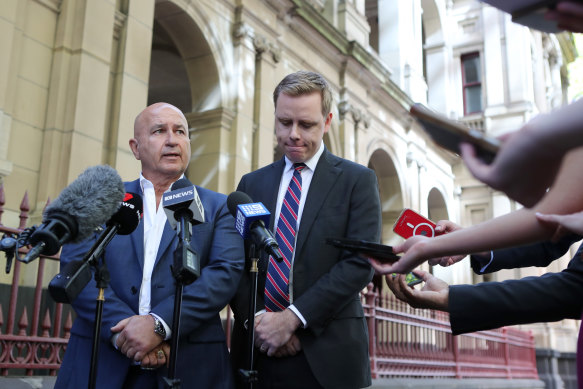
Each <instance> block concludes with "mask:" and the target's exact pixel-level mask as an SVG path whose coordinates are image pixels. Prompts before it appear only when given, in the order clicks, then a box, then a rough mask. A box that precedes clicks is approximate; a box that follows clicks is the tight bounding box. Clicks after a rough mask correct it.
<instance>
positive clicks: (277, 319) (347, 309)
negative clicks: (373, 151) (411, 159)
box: [231, 71, 381, 388]
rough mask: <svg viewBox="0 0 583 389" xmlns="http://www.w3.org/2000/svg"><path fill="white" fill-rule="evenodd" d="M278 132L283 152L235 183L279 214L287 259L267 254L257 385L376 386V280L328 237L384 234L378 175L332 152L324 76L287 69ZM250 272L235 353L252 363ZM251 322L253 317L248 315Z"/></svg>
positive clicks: (240, 302) (237, 302)
mask: <svg viewBox="0 0 583 389" xmlns="http://www.w3.org/2000/svg"><path fill="white" fill-rule="evenodd" d="M273 97H274V104H275V132H276V137H277V141H278V145H279V147H280V148H281V149H282V151H283V152H284V154H285V156H284V158H282V159H281V160H279V161H277V162H275V163H273V164H271V165H268V166H266V167H263V168H261V169H259V170H257V171H255V172H252V173H249V174H247V175H245V176H244V177H243V178H242V179H241V182H240V183H239V186H238V188H237V190H239V191H243V192H245V193H247V194H248V195H249V196H250V197H251V198H252V199H253V201H255V202H262V203H263V204H264V205H265V206H266V207H267V209H269V210H270V212H271V221H270V226H269V227H270V229H271V230H273V231H274V232H275V235H276V240H277V241H278V243H279V246H280V250H281V252H282V255H283V257H284V260H283V261H282V262H281V263H278V262H276V261H274V260H273V259H270V258H268V257H267V256H263V257H261V258H260V260H259V264H258V267H259V273H258V274H259V275H258V287H257V309H256V311H257V314H256V315H255V330H256V337H255V346H256V347H257V351H258V352H257V353H256V355H257V360H256V362H257V363H256V369H257V370H258V379H259V380H258V387H259V388H275V387H277V388H361V387H366V386H369V385H370V384H371V377H370V365H369V355H368V333H367V326H366V321H365V318H364V312H363V308H362V305H361V301H360V297H359V292H360V291H361V290H362V289H363V288H364V287H365V286H366V285H367V284H368V283H369V282H370V281H371V279H372V275H373V271H372V269H371V267H370V266H369V264H368V263H367V261H366V260H363V259H361V258H359V257H358V256H357V255H354V254H352V253H349V252H346V251H342V250H340V249H337V248H335V247H333V246H329V245H327V244H326V238H328V237H346V238H352V239H362V240H367V241H373V242H377V241H378V240H379V237H380V226H381V213H380V200H379V192H378V185H377V179H376V176H375V174H374V172H373V171H372V170H370V169H368V168H366V167H364V166H362V165H359V164H356V163H353V162H350V161H348V160H345V159H342V158H339V157H337V156H334V155H332V154H331V153H330V152H329V151H328V150H327V149H326V147H325V146H324V144H323V141H322V139H323V136H324V134H325V133H326V132H327V131H328V130H329V129H330V124H331V121H332V113H331V112H330V111H331V105H332V96H331V92H330V88H329V86H328V83H327V82H326V80H325V79H324V78H323V77H322V76H321V75H319V74H317V73H313V72H306V71H300V72H297V73H293V74H290V75H288V76H286V77H285V78H284V79H283V80H282V81H281V82H280V83H279V85H278V86H277V87H276V89H275V91H274V95H273ZM249 288H250V277H249V275H248V274H245V275H244V276H243V279H242V281H241V284H240V286H239V289H238V291H237V294H236V296H235V298H234V299H233V301H232V303H231V305H232V307H233V310H234V312H235V328H234V332H233V341H232V346H231V353H232V358H233V361H234V362H235V366H237V367H244V363H245V356H246V352H247V347H246V346H247V345H245V342H246V340H247V332H246V331H247V330H246V327H247V323H248V319H249V318H248V317H247V315H248V307H249ZM249 322H251V321H249Z"/></svg>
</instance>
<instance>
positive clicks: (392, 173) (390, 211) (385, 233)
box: [368, 149, 404, 245]
mask: <svg viewBox="0 0 583 389" xmlns="http://www.w3.org/2000/svg"><path fill="white" fill-rule="evenodd" d="M368 167H369V168H370V169H372V170H374V171H375V173H376V176H377V179H378V182H379V195H380V198H381V212H382V235H381V242H382V243H384V244H389V245H390V244H394V243H396V242H398V241H399V239H400V238H398V237H397V236H396V235H395V234H394V233H393V229H392V227H393V224H394V222H395V220H396V219H397V217H398V216H399V214H400V213H401V211H402V210H403V206H404V202H403V188H402V186H401V180H400V178H399V174H398V169H397V166H396V165H395V163H394V162H393V159H392V158H391V156H390V155H389V153H388V152H387V151H386V150H383V149H376V150H375V151H373V152H372V154H371V155H370V158H369V162H368Z"/></svg>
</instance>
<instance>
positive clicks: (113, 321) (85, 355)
mask: <svg viewBox="0 0 583 389" xmlns="http://www.w3.org/2000/svg"><path fill="white" fill-rule="evenodd" d="M129 145H130V148H131V150H132V152H133V154H134V156H135V157H136V159H137V160H139V161H140V163H141V167H142V172H141V174H140V178H139V179H137V180H135V181H132V182H127V183H125V188H126V191H127V192H133V193H138V194H140V195H141V196H142V197H143V202H144V215H143V219H142V221H141V222H140V224H139V226H138V228H137V229H136V230H135V231H134V232H133V233H131V234H130V235H125V236H116V237H115V238H114V239H113V240H112V241H111V243H110V244H109V246H108V247H107V249H106V251H105V262H106V264H107V267H108V269H109V272H110V274H111V281H110V284H109V287H108V288H107V289H106V291H105V303H104V310H103V320H102V327H101V339H100V347H99V358H98V374H97V388H108V389H111V388H140V389H143V388H162V387H165V385H164V381H163V378H164V377H167V375H168V371H167V367H166V366H167V362H168V358H169V353H170V346H169V344H171V341H170V339H171V338H172V337H173V336H174V334H173V333H172V332H171V328H172V318H173V310H174V293H175V282H174V278H173V276H172V272H171V269H170V266H171V265H172V263H173V255H174V251H175V248H176V245H177V243H178V236H177V234H176V231H174V230H173V229H172V227H171V226H170V224H169V223H168V221H167V219H166V214H165V213H164V209H163V206H162V204H161V202H160V200H161V199H162V195H163V193H164V192H166V191H168V190H169V189H170V188H171V186H172V184H173V183H174V182H175V181H177V180H178V179H180V178H181V177H183V175H184V172H185V170H186V168H187V166H188V163H189V161H190V138H189V135H188V125H187V122H186V118H185V117H184V114H183V113H182V112H181V111H180V110H179V109H178V108H176V107H174V106H173V105H170V104H167V103H156V104H152V105H150V106H149V107H147V108H146V109H144V110H143V111H142V112H141V113H140V114H139V115H138V116H137V117H136V120H135V123H134V137H133V138H132V139H130V141H129ZM196 190H197V191H198V194H199V196H200V199H201V202H202V205H203V207H204V211H205V212H204V213H205V222H204V223H202V224H198V225H196V226H194V227H193V228H192V241H191V247H192V249H193V250H194V251H195V252H196V253H197V254H198V257H199V259H200V267H201V275H200V277H199V278H198V279H197V280H196V281H195V282H193V283H192V284H190V285H187V286H185V287H184V292H183V293H184V294H183V301H182V315H181V322H180V324H181V327H180V341H179V346H178V358H177V365H176V367H177V369H176V370H177V371H176V378H179V379H180V380H181V383H182V387H185V388H188V387H197V388H231V387H233V377H232V369H231V367H230V365H229V363H230V362H229V356H228V350H227V346H226V340H225V334H224V332H223V329H222V325H221V320H220V317H219V312H220V310H221V309H222V308H223V307H225V305H226V304H227V303H228V301H229V299H230V298H231V297H232V296H233V294H234V293H235V289H236V287H237V284H238V281H239V278H240V276H241V272H242V270H243V264H244V263H243V259H244V252H243V242H242V240H241V238H240V237H239V236H238V234H237V232H236V230H235V228H234V220H233V217H232V216H231V215H230V213H229V211H228V209H227V207H226V196H225V195H223V194H219V193H215V192H212V191H210V190H207V189H204V188H201V187H198V186H197V187H196ZM96 237H97V235H96V236H95V237H93V238H92V239H89V240H87V241H86V242H83V243H81V244H77V245H67V246H64V247H63V252H62V254H61V264H62V266H64V265H66V264H67V263H69V262H70V261H72V260H79V259H82V258H83V256H84V254H85V253H86V252H87V251H88V250H89V249H90V247H91V246H92V245H93V243H94V242H95V239H96ZM97 292H98V289H97V288H96V286H95V282H94V281H92V282H90V283H89V284H88V285H87V286H86V287H85V289H84V290H83V291H82V292H81V294H80V295H79V297H78V298H77V299H76V300H75V301H74V303H73V308H74V309H75V312H76V313H77V318H76V319H75V322H74V323H73V328H72V330H71V338H70V340H69V345H68V347H67V351H66V353H65V357H64V360H63V364H62V366H61V370H60V372H59V375H58V377H57V383H56V386H55V388H71V389H73V388H75V389H77V388H83V387H87V384H88V377H89V369H90V360H91V349H92V333H93V321H94V307H95V300H96V297H97Z"/></svg>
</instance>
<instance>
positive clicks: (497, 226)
mask: <svg viewBox="0 0 583 389" xmlns="http://www.w3.org/2000/svg"><path fill="white" fill-rule="evenodd" d="M581 166H583V148H578V149H575V150H573V151H571V152H570V153H569V154H567V156H566V157H565V159H564V163H563V166H562V167H561V171H560V172H559V175H558V177H557V180H556V182H555V185H554V186H553V188H551V189H550V190H549V192H548V193H547V194H546V195H545V196H544V197H543V199H542V200H541V201H540V202H539V203H538V204H537V205H536V206H535V207H533V208H530V209H529V208H522V209H519V210H517V211H514V212H511V213H509V214H506V215H503V216H500V217H498V218H495V219H491V220H488V221H485V222H483V223H480V224H477V225H474V226H472V227H468V228H464V229H461V230H458V231H454V232H452V233H450V234H445V235H441V236H438V237H435V238H431V239H427V238H426V239H422V238H423V237H420V236H414V237H412V238H409V239H408V240H407V241H405V242H404V243H403V244H401V245H397V246H394V247H393V249H394V251H395V252H396V253H400V252H404V253H405V254H404V255H403V256H402V257H401V258H400V260H399V261H397V262H395V263H393V264H387V265H379V264H374V263H373V262H371V263H372V264H373V266H374V268H375V270H377V271H378V272H380V273H382V274H387V273H393V272H396V273H406V272H408V271H411V270H412V269H414V268H416V267H417V266H418V265H420V264H421V263H423V262H424V261H426V260H428V259H431V258H436V257H443V256H447V255H459V254H468V253H474V252H481V251H484V250H490V249H499V248H505V247H512V246H516V245H522V244H526V243H530V242H534V241H540V240H547V239H549V238H550V237H551V236H552V235H553V233H554V229H553V228H549V226H547V225H544V224H543V223H541V222H539V221H538V219H537V217H536V213H537V212H540V213H556V214H569V213H574V212H578V211H580V210H581V209H583V196H581V195H580V183H581V182H583V169H581Z"/></svg>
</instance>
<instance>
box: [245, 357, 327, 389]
mask: <svg viewBox="0 0 583 389" xmlns="http://www.w3.org/2000/svg"><path fill="white" fill-rule="evenodd" d="M256 355H257V370H258V382H257V385H254V387H257V388H258V389H323V386H322V385H320V384H319V383H318V381H317V380H316V377H315V376H314V374H313V373H312V370H311V369H310V365H308V361H307V360H306V356H305V354H304V352H303V351H300V352H299V353H298V354H297V355H294V356H291V357H284V358H272V357H268V356H267V355H265V354H262V353H257V354H256Z"/></svg>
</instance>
